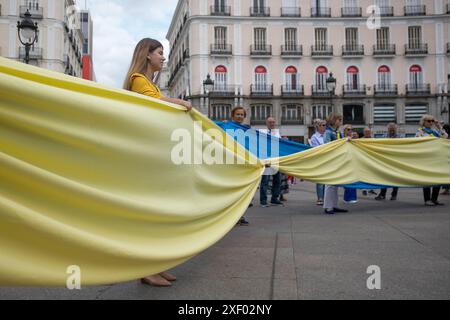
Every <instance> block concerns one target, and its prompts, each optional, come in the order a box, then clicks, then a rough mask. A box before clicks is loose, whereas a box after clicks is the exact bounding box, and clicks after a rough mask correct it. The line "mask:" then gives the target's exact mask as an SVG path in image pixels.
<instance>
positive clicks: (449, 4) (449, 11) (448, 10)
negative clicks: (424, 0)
mask: <svg viewBox="0 0 450 320" xmlns="http://www.w3.org/2000/svg"><path fill="white" fill-rule="evenodd" d="M447 14H450V3H447Z"/></svg>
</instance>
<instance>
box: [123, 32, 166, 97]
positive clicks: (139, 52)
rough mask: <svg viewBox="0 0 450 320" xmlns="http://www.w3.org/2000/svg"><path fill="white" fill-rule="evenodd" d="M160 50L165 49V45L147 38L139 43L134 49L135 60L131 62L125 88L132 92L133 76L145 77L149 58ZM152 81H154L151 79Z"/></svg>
mask: <svg viewBox="0 0 450 320" xmlns="http://www.w3.org/2000/svg"><path fill="white" fill-rule="evenodd" d="M158 48H163V45H162V44H161V42H159V41H158V40H154V39H150V38H145V39H142V40H141V41H139V43H138V44H137V45H136V48H135V49H134V54H133V59H132V60H131V64H130V69H129V70H128V73H127V76H126V78H125V81H124V84H123V88H124V89H125V90H131V75H133V74H134V73H140V74H143V75H145V74H146V73H147V68H148V63H149V61H148V59H147V56H148V55H149V54H150V53H152V52H153V51H155V50H156V49H158ZM149 80H150V81H152V80H153V79H149Z"/></svg>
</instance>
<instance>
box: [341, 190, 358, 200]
mask: <svg viewBox="0 0 450 320" xmlns="http://www.w3.org/2000/svg"><path fill="white" fill-rule="evenodd" d="M344 189H345V193H344V201H347V202H348V201H356V200H358V194H357V192H356V189H352V188H344Z"/></svg>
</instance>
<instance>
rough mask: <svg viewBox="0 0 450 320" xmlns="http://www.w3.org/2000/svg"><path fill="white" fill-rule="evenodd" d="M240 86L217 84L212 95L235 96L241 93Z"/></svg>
mask: <svg viewBox="0 0 450 320" xmlns="http://www.w3.org/2000/svg"><path fill="white" fill-rule="evenodd" d="M239 94H240V92H239V87H238V86H235V85H226V84H220V83H219V84H215V85H214V88H213V90H212V91H211V92H210V95H211V96H213V97H233V96H235V95H239Z"/></svg>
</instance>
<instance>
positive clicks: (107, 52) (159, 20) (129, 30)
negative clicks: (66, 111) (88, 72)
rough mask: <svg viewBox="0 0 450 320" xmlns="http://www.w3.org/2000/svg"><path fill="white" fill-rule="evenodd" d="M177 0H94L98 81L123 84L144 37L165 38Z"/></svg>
mask: <svg viewBox="0 0 450 320" xmlns="http://www.w3.org/2000/svg"><path fill="white" fill-rule="evenodd" d="M177 2H178V1H177V0H164V1H153V0H91V1H89V2H88V9H89V10H90V11H91V13H92V19H93V21H94V52H93V60H94V70H95V75H96V77H97V81H98V82H101V83H104V84H107V85H111V86H114V87H119V88H120V87H122V83H123V80H124V77H125V74H126V72H127V70H128V67H129V64H130V62H131V56H132V54H133V50H134V47H135V46H136V44H137V43H138V42H139V40H141V39H142V38H154V39H157V40H159V41H160V42H161V43H162V44H163V45H164V49H165V54H166V56H167V54H168V51H169V43H168V41H167V40H165V36H166V34H167V30H168V29H169V25H170V22H171V20H172V15H173V12H174V10H175V7H176V5H177ZM83 5H84V3H83Z"/></svg>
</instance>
